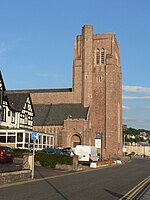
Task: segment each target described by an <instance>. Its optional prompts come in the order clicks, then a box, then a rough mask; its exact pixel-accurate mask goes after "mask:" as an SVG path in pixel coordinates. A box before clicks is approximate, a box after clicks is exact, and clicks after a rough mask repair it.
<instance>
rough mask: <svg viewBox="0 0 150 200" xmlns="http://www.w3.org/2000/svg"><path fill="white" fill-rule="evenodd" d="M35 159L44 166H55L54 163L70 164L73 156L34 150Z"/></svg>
mask: <svg viewBox="0 0 150 200" xmlns="http://www.w3.org/2000/svg"><path fill="white" fill-rule="evenodd" d="M35 160H36V161H39V162H40V164H41V165H42V166H44V167H51V168H55V166H56V164H66V165H72V162H73V158H72V157H70V156H68V155H59V154H50V153H44V152H36V154H35Z"/></svg>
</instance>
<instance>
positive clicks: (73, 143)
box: [71, 134, 81, 147]
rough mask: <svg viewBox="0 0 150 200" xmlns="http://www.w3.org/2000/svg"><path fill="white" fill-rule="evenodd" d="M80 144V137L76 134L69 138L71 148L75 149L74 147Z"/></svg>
mask: <svg viewBox="0 0 150 200" xmlns="http://www.w3.org/2000/svg"><path fill="white" fill-rule="evenodd" d="M80 144H81V137H80V136H79V135H77V134H75V135H73V136H72V137H71V147H76V145H80Z"/></svg>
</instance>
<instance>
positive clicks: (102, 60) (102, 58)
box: [101, 48, 105, 64]
mask: <svg viewBox="0 0 150 200" xmlns="http://www.w3.org/2000/svg"><path fill="white" fill-rule="evenodd" d="M101 64H105V49H104V48H102V50H101Z"/></svg>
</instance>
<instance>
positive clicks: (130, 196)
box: [120, 176, 150, 200]
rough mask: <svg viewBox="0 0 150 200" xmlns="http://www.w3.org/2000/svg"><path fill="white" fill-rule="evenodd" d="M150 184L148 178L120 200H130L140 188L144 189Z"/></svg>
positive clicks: (149, 177) (149, 178)
mask: <svg viewBox="0 0 150 200" xmlns="http://www.w3.org/2000/svg"><path fill="white" fill-rule="evenodd" d="M149 182H150V176H148V177H147V178H146V179H144V180H143V181H142V182H140V183H139V184H138V185H136V186H135V187H134V188H132V189H131V190H130V191H129V192H128V193H126V194H125V195H124V196H123V197H121V198H120V200H131V199H132V198H133V197H134V195H135V194H137V193H138V192H139V191H140V190H141V189H142V188H144V187H145V186H146V185H147V184H148V183H149Z"/></svg>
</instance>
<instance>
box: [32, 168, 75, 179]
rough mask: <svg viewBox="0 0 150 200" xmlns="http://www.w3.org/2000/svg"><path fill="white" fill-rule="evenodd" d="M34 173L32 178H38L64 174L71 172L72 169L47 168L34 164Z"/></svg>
mask: <svg viewBox="0 0 150 200" xmlns="http://www.w3.org/2000/svg"><path fill="white" fill-rule="evenodd" d="M34 173H35V174H34V178H35V179H40V178H47V177H52V176H59V175H64V174H68V173H72V171H68V170H60V169H59V170H58V169H52V168H47V167H42V166H35V169H34Z"/></svg>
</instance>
